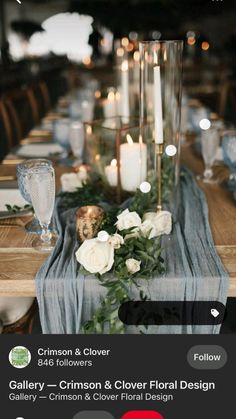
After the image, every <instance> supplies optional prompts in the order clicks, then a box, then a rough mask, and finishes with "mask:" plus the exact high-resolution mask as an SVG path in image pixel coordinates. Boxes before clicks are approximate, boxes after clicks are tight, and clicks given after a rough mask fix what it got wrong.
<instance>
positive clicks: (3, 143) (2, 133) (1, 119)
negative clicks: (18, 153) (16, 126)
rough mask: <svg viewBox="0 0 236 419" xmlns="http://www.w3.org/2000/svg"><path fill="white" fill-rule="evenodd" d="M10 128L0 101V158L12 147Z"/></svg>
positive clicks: (6, 114)
mask: <svg viewBox="0 0 236 419" xmlns="http://www.w3.org/2000/svg"><path fill="white" fill-rule="evenodd" d="M12 145H13V141H12V130H11V124H10V118H9V114H8V112H7V109H6V106H5V104H4V102H3V101H0V160H3V159H4V157H5V156H6V155H7V153H9V151H10V149H11V148H12Z"/></svg>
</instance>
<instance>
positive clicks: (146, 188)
mask: <svg viewBox="0 0 236 419" xmlns="http://www.w3.org/2000/svg"><path fill="white" fill-rule="evenodd" d="M139 189H140V191H141V192H143V193H148V192H150V190H151V189H152V187H151V185H150V183H149V182H142V183H141V185H140V186H139Z"/></svg>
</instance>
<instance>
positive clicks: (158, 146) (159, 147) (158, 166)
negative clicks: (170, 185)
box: [156, 144, 164, 212]
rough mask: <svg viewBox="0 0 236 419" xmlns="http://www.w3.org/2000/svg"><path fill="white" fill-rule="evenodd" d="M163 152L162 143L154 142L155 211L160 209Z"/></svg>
mask: <svg viewBox="0 0 236 419" xmlns="http://www.w3.org/2000/svg"><path fill="white" fill-rule="evenodd" d="M163 153H164V145H163V144H156V174H157V212H159V211H161V210H162V196H161V194H162V192H161V175H162V164H161V163H162V155H163Z"/></svg>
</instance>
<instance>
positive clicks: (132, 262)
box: [125, 258, 141, 274]
mask: <svg viewBox="0 0 236 419" xmlns="http://www.w3.org/2000/svg"><path fill="white" fill-rule="evenodd" d="M125 264H126V267H127V269H128V272H130V273H131V274H135V273H136V272H138V271H140V265H141V261H139V260H137V259H132V258H130V259H127V260H126V262H125Z"/></svg>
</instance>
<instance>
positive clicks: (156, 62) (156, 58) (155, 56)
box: [153, 51, 158, 65]
mask: <svg viewBox="0 0 236 419" xmlns="http://www.w3.org/2000/svg"><path fill="white" fill-rule="evenodd" d="M153 61H154V65H158V55H157V51H155V52H154V59H153Z"/></svg>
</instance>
